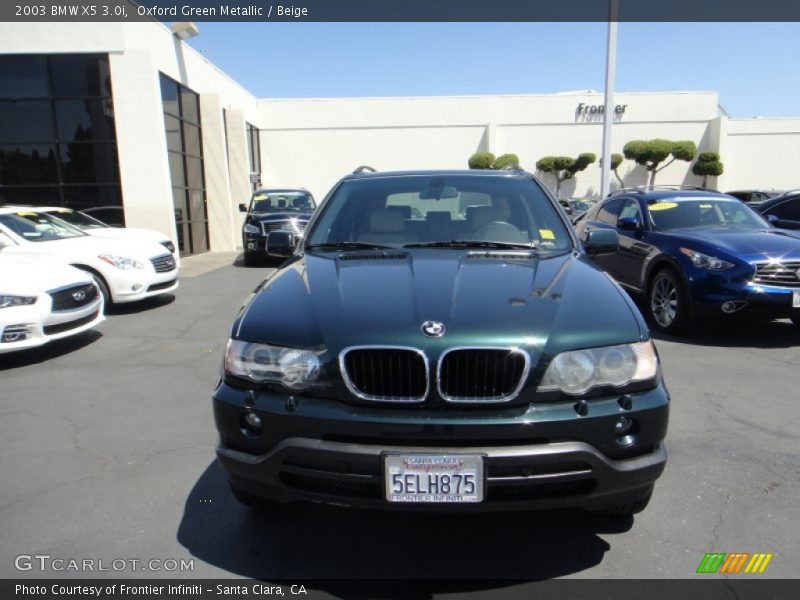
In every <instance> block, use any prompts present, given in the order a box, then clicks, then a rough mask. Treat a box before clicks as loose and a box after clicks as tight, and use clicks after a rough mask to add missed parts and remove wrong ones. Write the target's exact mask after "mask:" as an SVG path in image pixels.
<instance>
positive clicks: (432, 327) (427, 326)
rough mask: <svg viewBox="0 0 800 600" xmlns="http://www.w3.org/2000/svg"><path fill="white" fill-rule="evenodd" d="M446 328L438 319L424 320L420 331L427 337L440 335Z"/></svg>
mask: <svg viewBox="0 0 800 600" xmlns="http://www.w3.org/2000/svg"><path fill="white" fill-rule="evenodd" d="M445 331H447V328H446V327H445V326H444V323H442V322H440V321H425V322H424V323H423V324H422V333H424V334H425V335H427V336H428V337H437V338H439V337H442V336H443V335H444V332H445Z"/></svg>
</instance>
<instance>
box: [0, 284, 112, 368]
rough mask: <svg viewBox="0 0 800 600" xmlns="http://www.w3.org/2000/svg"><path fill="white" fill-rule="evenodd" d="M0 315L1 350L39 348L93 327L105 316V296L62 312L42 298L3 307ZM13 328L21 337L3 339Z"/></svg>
mask: <svg viewBox="0 0 800 600" xmlns="http://www.w3.org/2000/svg"><path fill="white" fill-rule="evenodd" d="M0 318H1V319H2V320H0V354H4V353H6V352H14V351H17V350H26V349H29V348H37V347H39V346H43V345H45V344H46V343H48V342H51V341H53V340H59V339H62V338H65V337H69V336H72V335H77V334H79V333H83V332H84V331H88V330H89V329H93V328H94V327H96V326H97V325H98V324H100V323H101V322H103V321H104V320H105V317H104V316H103V300H102V297H98V298H97V299H96V300H95V301H93V302H91V303H89V304H87V305H86V306H82V307H81V308H79V309H77V310H70V311H63V312H51V311H50V303H49V301H43V300H41V299H40V300H39V301H38V302H36V304H32V305H29V306H19V307H14V308H4V309H3V312H2V313H0ZM12 332H16V334H17V335H20V336H21V337H20V338H19V339H18V340H17V341H4V340H5V338H6V334H7V333H9V334H11V333H12ZM23 332H24V333H23Z"/></svg>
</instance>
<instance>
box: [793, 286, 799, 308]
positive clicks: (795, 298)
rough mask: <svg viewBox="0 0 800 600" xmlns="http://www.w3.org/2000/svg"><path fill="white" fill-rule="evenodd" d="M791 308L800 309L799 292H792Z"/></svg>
mask: <svg viewBox="0 0 800 600" xmlns="http://www.w3.org/2000/svg"><path fill="white" fill-rule="evenodd" d="M792 308H800V290H794V291H792Z"/></svg>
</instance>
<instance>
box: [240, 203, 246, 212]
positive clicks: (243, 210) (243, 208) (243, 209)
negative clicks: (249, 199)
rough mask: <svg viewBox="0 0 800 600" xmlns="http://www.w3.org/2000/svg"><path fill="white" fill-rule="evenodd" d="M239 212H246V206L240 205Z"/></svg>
mask: <svg viewBox="0 0 800 600" xmlns="http://www.w3.org/2000/svg"><path fill="white" fill-rule="evenodd" d="M239 212H244V213H246V212H247V204H240V205H239Z"/></svg>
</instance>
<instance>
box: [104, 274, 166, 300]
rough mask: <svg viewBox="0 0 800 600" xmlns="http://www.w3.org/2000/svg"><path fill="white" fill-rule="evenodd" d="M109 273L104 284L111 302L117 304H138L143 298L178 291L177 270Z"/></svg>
mask: <svg viewBox="0 0 800 600" xmlns="http://www.w3.org/2000/svg"><path fill="white" fill-rule="evenodd" d="M116 271H117V272H114V273H111V274H110V275H108V276H107V277H106V282H107V283H108V286H109V291H110V292H111V297H112V299H113V301H114V302H115V303H117V304H122V303H126V302H138V301H139V300H144V299H145V298H150V297H152V296H158V295H159V294H167V293H169V292H174V291H175V290H177V289H178V269H177V268H175V269H173V270H171V271H166V272H164V273H157V272H155V271H154V270H152V269H150V268H146V269H141V270H139V269H131V270H128V271H122V270H119V269H117V270H116Z"/></svg>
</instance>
